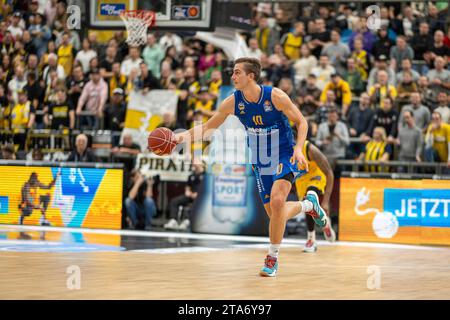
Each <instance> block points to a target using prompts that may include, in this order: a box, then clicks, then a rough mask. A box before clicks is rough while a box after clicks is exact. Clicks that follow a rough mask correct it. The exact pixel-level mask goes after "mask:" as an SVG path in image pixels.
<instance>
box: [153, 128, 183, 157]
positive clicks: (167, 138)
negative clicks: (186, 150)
mask: <svg viewBox="0 0 450 320" xmlns="http://www.w3.org/2000/svg"><path fill="white" fill-rule="evenodd" d="M176 145H177V142H176V140H175V134H174V133H173V132H172V130H170V129H167V128H156V129H155V130H153V131H152V132H151V133H150V135H149V136H148V149H149V150H150V151H152V152H153V153H154V154H157V155H158V156H163V155H168V154H171V153H172V151H173V149H174V148H175V147H176Z"/></svg>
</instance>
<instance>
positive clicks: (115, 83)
mask: <svg viewBox="0 0 450 320" xmlns="http://www.w3.org/2000/svg"><path fill="white" fill-rule="evenodd" d="M111 71H112V77H111V78H110V79H109V82H108V85H109V97H110V98H112V97H113V95H114V90H116V89H117V88H121V89H126V88H127V77H126V76H125V75H123V74H121V73H120V62H114V63H113V65H112V70H111Z"/></svg>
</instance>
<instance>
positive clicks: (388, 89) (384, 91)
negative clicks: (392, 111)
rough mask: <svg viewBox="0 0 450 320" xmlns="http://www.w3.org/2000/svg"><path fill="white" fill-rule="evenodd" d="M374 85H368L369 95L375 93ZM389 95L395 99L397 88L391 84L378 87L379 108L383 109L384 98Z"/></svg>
mask: <svg viewBox="0 0 450 320" xmlns="http://www.w3.org/2000/svg"><path fill="white" fill-rule="evenodd" d="M375 90H376V89H375V86H372V87H370V89H369V96H372V95H373V94H374V93H375ZM387 97H391V98H392V99H395V98H396V97H397V89H395V87H394V86H393V85H390V84H389V85H387V86H382V87H381V88H380V108H381V109H384V101H383V100H384V98H387Z"/></svg>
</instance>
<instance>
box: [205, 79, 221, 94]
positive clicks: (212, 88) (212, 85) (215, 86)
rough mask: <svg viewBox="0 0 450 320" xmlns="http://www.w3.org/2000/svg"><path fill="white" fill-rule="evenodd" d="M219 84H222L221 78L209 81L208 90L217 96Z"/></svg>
mask: <svg viewBox="0 0 450 320" xmlns="http://www.w3.org/2000/svg"><path fill="white" fill-rule="evenodd" d="M221 86H222V80H218V81H211V83H210V84H209V89H208V92H209V93H212V94H214V95H216V96H218V95H219V92H220V87H221Z"/></svg>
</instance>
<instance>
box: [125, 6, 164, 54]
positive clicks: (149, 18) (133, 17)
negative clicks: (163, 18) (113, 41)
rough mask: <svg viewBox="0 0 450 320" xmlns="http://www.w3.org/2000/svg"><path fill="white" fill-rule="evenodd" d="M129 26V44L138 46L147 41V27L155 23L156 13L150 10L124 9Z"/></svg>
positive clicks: (126, 23) (127, 25) (126, 24)
mask: <svg viewBox="0 0 450 320" xmlns="http://www.w3.org/2000/svg"><path fill="white" fill-rule="evenodd" d="M120 17H121V18H122V20H123V22H124V23H125V26H126V28H127V33H128V37H127V41H126V42H127V44H128V45H129V46H133V47H137V46H140V45H143V44H145V43H146V42H147V29H148V27H151V26H152V25H154V24H155V18H156V14H155V13H154V12H153V11H149V10H124V11H122V12H121V14H120Z"/></svg>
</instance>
